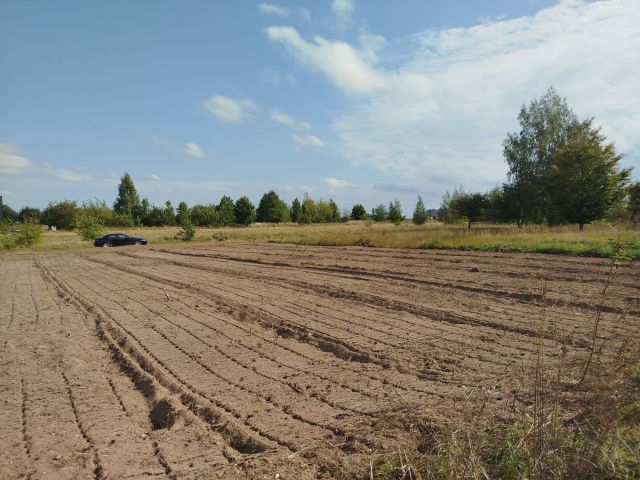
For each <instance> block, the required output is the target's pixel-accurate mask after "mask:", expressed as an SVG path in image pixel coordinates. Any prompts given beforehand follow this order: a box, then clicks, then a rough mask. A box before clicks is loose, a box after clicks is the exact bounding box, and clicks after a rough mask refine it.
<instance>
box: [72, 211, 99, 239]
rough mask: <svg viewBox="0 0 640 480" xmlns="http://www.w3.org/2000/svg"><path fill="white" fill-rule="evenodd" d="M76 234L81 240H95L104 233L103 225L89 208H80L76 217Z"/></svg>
mask: <svg viewBox="0 0 640 480" xmlns="http://www.w3.org/2000/svg"><path fill="white" fill-rule="evenodd" d="M76 228H77V231H78V234H79V235H80V237H81V238H82V239H83V240H95V239H96V238H98V237H100V236H102V235H103V234H104V225H103V224H102V222H101V221H100V220H99V218H98V217H97V216H96V214H95V212H94V211H92V210H91V209H84V208H83V209H81V210H80V213H79V214H78V218H77V219H76Z"/></svg>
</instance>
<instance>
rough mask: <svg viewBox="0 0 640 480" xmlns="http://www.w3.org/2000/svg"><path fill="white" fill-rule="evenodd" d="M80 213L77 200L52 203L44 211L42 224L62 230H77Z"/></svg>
mask: <svg viewBox="0 0 640 480" xmlns="http://www.w3.org/2000/svg"><path fill="white" fill-rule="evenodd" d="M78 213H79V209H78V204H77V203H76V201H75V200H63V201H61V202H51V203H49V205H47V208H45V209H44V210H43V211H42V222H43V223H44V224H46V225H50V226H54V227H56V228H59V229H61V230H73V229H74V228H76V217H77V216H78Z"/></svg>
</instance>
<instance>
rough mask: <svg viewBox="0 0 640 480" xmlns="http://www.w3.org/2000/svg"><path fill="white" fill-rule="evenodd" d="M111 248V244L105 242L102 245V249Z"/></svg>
mask: <svg viewBox="0 0 640 480" xmlns="http://www.w3.org/2000/svg"><path fill="white" fill-rule="evenodd" d="M110 246H111V244H110V243H109V242H104V243H103V244H102V247H103V248H107V247H110Z"/></svg>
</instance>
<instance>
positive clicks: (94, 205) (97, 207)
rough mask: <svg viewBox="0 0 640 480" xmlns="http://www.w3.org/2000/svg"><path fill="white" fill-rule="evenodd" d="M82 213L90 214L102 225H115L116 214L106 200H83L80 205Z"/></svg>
mask: <svg viewBox="0 0 640 480" xmlns="http://www.w3.org/2000/svg"><path fill="white" fill-rule="evenodd" d="M80 215H85V216H90V217H92V218H94V219H95V220H96V221H97V222H98V223H99V224H100V225H102V226H104V225H113V224H114V214H113V210H111V208H109V205H107V202H105V201H104V200H98V199H97V198H96V199H93V200H86V201H84V202H82V206H81V207H80Z"/></svg>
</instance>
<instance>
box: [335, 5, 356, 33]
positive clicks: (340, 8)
mask: <svg viewBox="0 0 640 480" xmlns="http://www.w3.org/2000/svg"><path fill="white" fill-rule="evenodd" d="M331 10H332V11H333V14H334V15H335V16H336V20H337V21H338V25H339V26H340V27H344V26H346V25H348V24H349V23H351V15H353V11H354V10H355V0H332V1H331Z"/></svg>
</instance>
